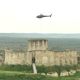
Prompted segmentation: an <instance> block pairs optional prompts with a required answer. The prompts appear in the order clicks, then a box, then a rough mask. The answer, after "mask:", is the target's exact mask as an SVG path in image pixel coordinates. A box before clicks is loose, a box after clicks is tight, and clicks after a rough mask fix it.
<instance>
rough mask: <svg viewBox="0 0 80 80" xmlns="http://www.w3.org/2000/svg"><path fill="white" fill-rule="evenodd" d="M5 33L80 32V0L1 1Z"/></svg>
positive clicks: (1, 26)
mask: <svg viewBox="0 0 80 80" xmlns="http://www.w3.org/2000/svg"><path fill="white" fill-rule="evenodd" d="M39 14H44V15H50V14H52V17H51V18H50V17H45V18H42V19H37V18H36V16H37V15H39ZM2 32H8V33H14V32H16V33H33V32H35V33H80V0H0V33H2Z"/></svg>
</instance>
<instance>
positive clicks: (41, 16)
mask: <svg viewBox="0 0 80 80" xmlns="http://www.w3.org/2000/svg"><path fill="white" fill-rule="evenodd" d="M51 16H52V14H50V15H43V14H40V15H38V16H36V18H43V17H51Z"/></svg>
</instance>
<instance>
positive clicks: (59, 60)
mask: <svg viewBox="0 0 80 80" xmlns="http://www.w3.org/2000/svg"><path fill="white" fill-rule="evenodd" d="M32 63H35V64H36V65H39V66H40V65H45V66H52V65H76V64H77V63H78V62H77V52H76V51H70V50H65V51H51V50H48V40H46V39H33V40H29V41H28V49H27V52H25V53H21V52H19V53H15V52H13V51H11V50H6V51H5V55H4V64H8V65H11V64H13V65H16V64H20V65H32Z"/></svg>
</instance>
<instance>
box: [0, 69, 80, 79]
mask: <svg viewBox="0 0 80 80" xmlns="http://www.w3.org/2000/svg"><path fill="white" fill-rule="evenodd" d="M0 80H80V72H78V73H76V74H75V75H74V76H69V77H50V76H43V75H40V74H38V75H34V74H30V73H29V74H26V73H22V72H12V71H11V72H8V71H7V72H5V71H3V72H2V71H0Z"/></svg>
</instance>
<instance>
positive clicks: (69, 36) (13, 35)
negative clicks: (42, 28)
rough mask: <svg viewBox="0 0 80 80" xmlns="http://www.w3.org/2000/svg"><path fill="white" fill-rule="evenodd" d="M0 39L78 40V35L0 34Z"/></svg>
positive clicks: (79, 36) (79, 35)
mask: <svg viewBox="0 0 80 80" xmlns="http://www.w3.org/2000/svg"><path fill="white" fill-rule="evenodd" d="M0 37H17V38H80V34H56V33H45V34H44V33H0Z"/></svg>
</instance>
